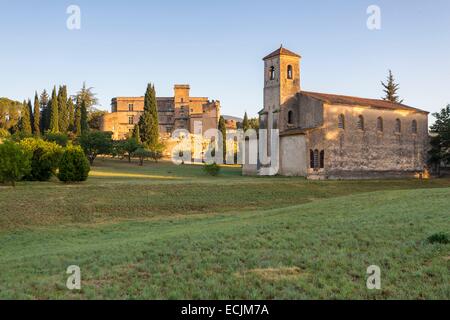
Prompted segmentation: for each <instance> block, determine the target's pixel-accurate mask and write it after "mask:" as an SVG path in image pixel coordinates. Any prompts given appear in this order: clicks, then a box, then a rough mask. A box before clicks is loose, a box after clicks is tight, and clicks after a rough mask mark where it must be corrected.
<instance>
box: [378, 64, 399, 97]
mask: <svg viewBox="0 0 450 320" xmlns="http://www.w3.org/2000/svg"><path fill="white" fill-rule="evenodd" d="M381 84H382V86H383V88H384V89H383V91H384V93H385V96H384V98H383V100H386V101H391V102H394V103H403V100H400V98H399V96H398V95H397V91H398V90H399V89H400V87H399V85H398V84H397V83H395V79H394V75H393V74H392V71H391V70H389V75H388V77H387V83H384V82H383V81H382V82H381Z"/></svg>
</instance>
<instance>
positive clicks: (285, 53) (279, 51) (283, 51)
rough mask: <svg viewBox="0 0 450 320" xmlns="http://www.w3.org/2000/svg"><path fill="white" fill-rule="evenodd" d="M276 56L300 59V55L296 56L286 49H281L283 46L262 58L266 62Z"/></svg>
mask: <svg viewBox="0 0 450 320" xmlns="http://www.w3.org/2000/svg"><path fill="white" fill-rule="evenodd" d="M276 56H292V57H298V58H301V56H300V55H298V54H296V53H295V52H292V51H291V50H288V49H286V48H283V46H281V47H280V48H279V49H277V50H275V51H274V52H272V53H271V54H269V55H267V56H265V57H264V58H263V60H267V59H270V58H273V57H276Z"/></svg>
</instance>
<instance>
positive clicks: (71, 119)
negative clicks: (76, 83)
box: [67, 97, 75, 131]
mask: <svg viewBox="0 0 450 320" xmlns="http://www.w3.org/2000/svg"><path fill="white" fill-rule="evenodd" d="M67 111H68V113H69V122H68V127H67V129H68V130H69V131H73V130H74V125H75V106H74V103H73V100H72V98H70V97H69V98H68V99H67Z"/></svg>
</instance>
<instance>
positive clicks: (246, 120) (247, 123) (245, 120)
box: [242, 112, 250, 132]
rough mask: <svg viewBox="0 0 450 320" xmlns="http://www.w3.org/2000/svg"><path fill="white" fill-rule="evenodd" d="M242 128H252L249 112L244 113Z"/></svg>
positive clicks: (245, 129)
mask: <svg viewBox="0 0 450 320" xmlns="http://www.w3.org/2000/svg"><path fill="white" fill-rule="evenodd" d="M242 129H243V130H244V132H246V131H247V130H248V129H250V123H249V121H248V115H247V112H246V113H245V114H244V120H243V121H242Z"/></svg>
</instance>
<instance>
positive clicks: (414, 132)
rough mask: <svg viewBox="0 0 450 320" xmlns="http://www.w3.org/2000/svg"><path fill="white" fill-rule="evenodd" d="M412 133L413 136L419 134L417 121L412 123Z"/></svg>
mask: <svg viewBox="0 0 450 320" xmlns="http://www.w3.org/2000/svg"><path fill="white" fill-rule="evenodd" d="M411 132H412V133H413V134H416V133H417V121H416V120H413V121H412V123H411Z"/></svg>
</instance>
